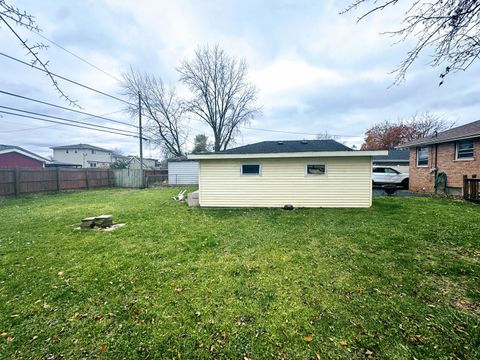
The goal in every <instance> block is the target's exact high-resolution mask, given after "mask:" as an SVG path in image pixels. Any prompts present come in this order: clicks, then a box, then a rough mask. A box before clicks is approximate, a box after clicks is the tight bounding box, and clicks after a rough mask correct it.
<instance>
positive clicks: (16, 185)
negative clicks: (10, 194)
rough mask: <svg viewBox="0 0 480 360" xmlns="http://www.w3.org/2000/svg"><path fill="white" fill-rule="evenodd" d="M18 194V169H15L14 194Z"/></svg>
mask: <svg viewBox="0 0 480 360" xmlns="http://www.w3.org/2000/svg"><path fill="white" fill-rule="evenodd" d="M18 195H20V169H18V168H17V169H15V196H18Z"/></svg>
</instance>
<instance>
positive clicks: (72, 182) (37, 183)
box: [0, 168, 113, 196]
mask: <svg viewBox="0 0 480 360" xmlns="http://www.w3.org/2000/svg"><path fill="white" fill-rule="evenodd" d="M108 186H113V174H112V171H111V170H110V169H63V168H52V169H0V196H7V195H15V196H18V195H22V194H32V193H38V192H48V191H62V190H80V189H91V188H99V187H108Z"/></svg>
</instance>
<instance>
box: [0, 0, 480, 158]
mask: <svg viewBox="0 0 480 360" xmlns="http://www.w3.org/2000/svg"><path fill="white" fill-rule="evenodd" d="M13 4H14V5H16V6H18V7H19V8H21V9H25V10H27V11H28V12H30V13H32V14H34V15H35V16H36V19H37V22H38V25H39V26H40V27H41V28H42V29H43V33H42V34H43V35H44V36H46V37H47V38H49V39H52V40H53V41H55V42H57V43H59V44H60V45H62V46H63V47H65V48H67V49H68V50H70V51H72V52H74V53H76V54H78V55H80V56H82V57H83V58H85V59H87V60H88V61H90V62H92V63H93V64H95V65H96V66H98V67H100V68H102V69H104V70H105V71H107V72H108V73H110V74H112V75H113V76H114V77H117V78H121V74H122V72H124V71H127V70H128V68H129V67H130V66H132V67H134V68H136V69H139V70H141V71H144V72H149V73H152V74H155V75H159V76H161V77H162V78H163V79H164V80H165V81H166V82H171V83H177V81H178V74H177V72H176V70H175V68H176V67H177V66H178V64H179V63H180V61H181V60H183V59H185V58H188V57H191V56H192V55H193V53H194V50H195V48H196V47H198V46H200V45H205V44H216V43H218V44H219V45H220V46H221V47H222V48H224V49H225V50H226V51H227V52H228V53H229V54H231V55H233V56H237V57H243V58H245V59H246V61H247V63H248V65H249V76H250V80H251V81H252V82H253V83H255V84H256V86H257V87H258V88H259V90H260V93H259V105H261V106H263V114H262V115H261V116H259V117H257V118H256V119H255V120H253V121H252V122H251V124H250V125H249V126H250V127H252V128H258V129H267V130H268V129H269V130H280V131H291V132H299V133H311V134H316V133H323V132H325V131H327V132H329V133H330V134H335V135H341V136H342V138H341V140H342V141H346V142H347V144H348V145H353V144H356V145H359V144H361V142H362V136H363V134H364V132H365V130H366V129H367V128H368V127H369V126H371V125H372V124H374V123H376V122H379V121H382V120H393V119H396V118H399V117H408V116H410V115H412V114H414V113H415V112H425V111H430V112H434V113H437V114H440V115H443V116H445V117H446V118H448V119H451V120H454V121H456V123H457V124H463V123H467V122H471V121H474V120H477V119H478V115H477V111H478V106H479V105H478V100H479V99H480V82H479V81H476V80H477V79H478V78H479V75H480V66H479V65H478V64H477V65H476V66H473V67H472V68H471V69H470V70H469V71H468V72H466V73H458V74H455V75H453V76H450V77H449V78H448V79H447V81H446V83H445V84H444V85H442V86H441V87H439V86H438V82H439V78H438V75H439V74H440V72H441V69H432V68H430V67H429V66H428V65H426V64H427V63H428V61H429V58H428V55H427V54H426V55H425V56H424V57H422V58H421V59H420V60H419V61H418V62H417V63H416V64H415V66H414V67H413V68H412V70H411V72H410V73H409V74H408V78H407V81H406V82H405V83H403V84H401V85H400V86H394V87H390V85H391V84H392V82H393V75H391V74H390V71H391V70H392V69H393V68H395V66H396V65H397V64H398V63H399V61H400V60H401V59H402V57H403V56H404V55H405V53H406V52H407V51H408V49H409V45H410V44H408V43H402V44H399V45H395V46H393V45H392V44H393V42H394V40H392V39H391V38H389V37H387V36H382V35H380V34H379V33H380V32H382V31H386V30H393V29H395V26H396V25H397V24H399V21H400V19H401V9H400V8H392V10H390V11H386V12H383V13H381V14H378V15H377V16H374V17H371V18H369V19H366V20H365V21H363V22H361V23H360V24H357V23H356V15H358V14H348V15H338V12H339V11H340V10H341V9H342V8H343V7H344V6H345V5H346V4H347V2H346V1H330V0H327V1H319V0H283V1H278V0H275V1H273V0H271V1H258V0H249V1H246V0H239V1H227V0H218V1H217V0H210V1H193V0H191V1H188V0H176V1H158V0H142V1H135V2H134V1H126V0H125V1H117V0H95V1H78V2H74V1H63V0H58V1H54V0H43V1H34V0H18V1H14V2H13ZM16 30H18V31H19V32H20V33H21V34H22V35H23V36H25V37H27V38H28V39H29V40H30V41H31V42H35V41H40V40H41V39H40V38H39V37H38V36H36V35H35V34H32V33H30V32H28V30H25V29H20V28H18V27H16ZM0 48H1V51H2V52H5V53H8V54H10V55H12V56H15V57H18V58H22V59H24V60H27V61H28V57H25V50H23V49H22V48H21V47H20V46H19V45H18V41H17V40H16V39H15V38H14V36H13V35H12V34H11V33H10V32H9V31H8V30H7V29H6V28H5V27H0ZM41 56H42V58H43V59H48V60H50V69H51V70H52V71H53V72H56V73H58V74H61V75H64V76H67V77H70V78H72V79H74V80H77V81H79V82H82V83H85V84H88V85H91V86H93V87H95V88H97V89H99V90H102V91H105V92H107V93H111V94H115V95H120V90H119V83H118V81H116V80H115V79H114V78H112V77H110V76H108V75H106V74H104V73H102V72H100V71H98V70H95V69H94V68H92V67H90V66H88V65H87V64H84V63H82V62H81V61H79V60H78V59H76V58H75V57H73V56H71V55H69V54H68V53H66V52H64V51H63V50H61V49H59V48H57V47H55V46H51V47H50V48H49V49H48V50H46V51H42V52H41ZM60 85H61V87H62V89H64V90H65V92H67V93H68V94H69V95H70V96H71V97H72V98H74V99H76V100H78V101H79V103H80V105H81V106H82V107H83V108H84V110H85V111H87V112H91V113H94V114H107V113H112V112H115V111H118V110H121V109H122V107H123V105H122V104H121V103H119V102H117V101H115V100H111V99H108V98H106V97H104V96H101V95H98V94H95V93H92V92H90V91H87V90H84V89H81V88H79V87H76V86H73V85H70V84H68V83H63V82H62V83H60ZM0 90H4V91H9V92H13V93H18V94H22V95H24V96H29V97H32V98H36V99H41V100H44V101H49V102H53V103H56V104H59V105H63V106H66V103H64V102H62V101H61V100H60V99H58V94H57V93H56V92H55V89H54V88H53V87H52V85H51V84H50V83H49V81H48V79H47V78H46V77H45V75H42V74H41V73H39V72H38V71H35V70H32V69H29V68H28V67H26V66H24V65H21V64H17V63H15V62H12V61H11V60H8V59H6V58H3V57H0ZM0 104H1V105H3V106H10V107H18V108H22V109H27V110H31V111H39V112H43V113H48V114H53V115H56V116H65V117H69V118H75V119H79V120H80V119H82V118H85V117H84V116H81V115H79V116H74V115H73V114H70V113H69V112H65V111H61V110H58V111H54V110H53V109H52V108H48V107H45V106H40V105H37V104H34V103H30V102H26V101H22V100H19V99H14V98H12V97H9V96H6V95H2V94H0ZM109 117H112V118H115V119H118V120H121V121H126V122H129V123H132V124H135V123H136V119H134V118H130V117H129V116H128V115H127V114H126V113H115V114H112V115H109ZM90 121H91V119H90ZM114 126H116V127H117V126H118V127H121V126H119V125H114ZM124 128H125V129H128V127H124ZM198 132H206V134H207V135H209V132H208V129H207V128H206V127H205V126H204V125H203V124H202V123H201V122H199V121H196V120H194V119H192V120H190V122H189V134H190V135H189V139H190V140H189V141H190V142H191V141H193V137H194V135H195V134H197V133H198ZM313 137H314V136H313V135H312V136H310V135H295V134H286V133H285V134H282V133H274V132H267V131H261V130H253V129H245V128H242V129H241V136H239V137H238V139H237V144H239V145H241V144H246V143H251V142H256V141H261V140H273V139H299V138H313ZM0 143H3V144H12V145H18V146H22V147H25V148H27V149H29V150H31V151H34V152H37V153H39V154H41V155H45V156H48V155H51V150H50V149H49V147H51V146H55V145H65V144H74V143H89V144H92V145H97V146H101V147H106V148H119V149H121V150H122V151H123V152H124V153H126V154H136V153H138V145H137V140H136V139H134V138H128V137H122V136H117V135H111V134H104V133H99V132H94V131H89V130H85V129H77V128H69V127H65V126H61V125H53V124H49V123H45V122H42V121H36V120H27V119H22V118H18V117H14V116H9V115H4V116H3V117H2V118H0ZM189 146H190V147H191V144H189ZM145 152H146V155H147V156H154V157H155V156H157V157H158V156H159V154H158V151H156V150H155V149H154V148H153V147H151V146H149V145H148V144H146V146H145Z"/></svg>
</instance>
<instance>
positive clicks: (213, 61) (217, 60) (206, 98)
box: [177, 45, 260, 151]
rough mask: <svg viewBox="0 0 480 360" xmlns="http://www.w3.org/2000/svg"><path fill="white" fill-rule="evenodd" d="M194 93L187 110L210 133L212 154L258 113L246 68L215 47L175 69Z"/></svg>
mask: <svg viewBox="0 0 480 360" xmlns="http://www.w3.org/2000/svg"><path fill="white" fill-rule="evenodd" d="M177 70H178V72H179V73H180V80H181V81H182V82H183V83H184V84H186V85H187V86H188V87H189V89H190V90H191V91H192V93H193V99H192V100H191V101H189V102H188V110H189V112H191V113H192V114H194V115H196V116H197V117H199V118H200V119H201V120H203V121H205V122H206V123H207V124H208V125H209V126H210V128H211V129H212V131H213V139H214V150H215V151H221V150H225V149H226V148H227V147H228V145H229V144H231V143H232V141H234V138H235V135H236V134H237V132H238V127H239V126H240V125H241V124H244V123H247V122H248V121H249V120H250V119H252V118H253V117H254V116H255V115H257V114H258V113H259V112H260V108H259V107H257V106H256V105H255V102H256V99H257V89H256V88H255V86H254V85H252V84H250V83H248V82H247V65H246V63H245V61H244V60H241V61H237V60H236V59H235V58H232V57H230V56H228V55H227V54H226V53H225V52H224V51H223V50H222V49H220V48H219V46H218V45H216V46H214V47H213V48H210V47H208V46H206V47H203V48H199V49H197V50H196V52H195V57H194V59H192V60H190V61H188V60H185V61H183V62H182V64H181V66H180V67H179V68H178V69H177Z"/></svg>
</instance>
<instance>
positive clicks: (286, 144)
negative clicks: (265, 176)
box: [205, 140, 353, 155]
mask: <svg viewBox="0 0 480 360" xmlns="http://www.w3.org/2000/svg"><path fill="white" fill-rule="evenodd" d="M310 151H353V150H352V149H350V148H349V147H348V146H345V145H343V144H340V143H339V142H338V141H335V140H287V141H262V142H259V143H255V144H249V145H244V146H240V147H236V148H233V149H228V150H223V151H220V152H217V153H213V154H272V153H273V154H274V153H294V152H310ZM208 154H209V153H205V155H208Z"/></svg>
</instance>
